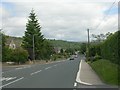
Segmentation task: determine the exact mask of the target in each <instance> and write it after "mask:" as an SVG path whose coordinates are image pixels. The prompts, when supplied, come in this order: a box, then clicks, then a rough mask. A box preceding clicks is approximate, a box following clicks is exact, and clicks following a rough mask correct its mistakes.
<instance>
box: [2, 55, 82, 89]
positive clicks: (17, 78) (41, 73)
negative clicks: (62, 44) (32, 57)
mask: <svg viewBox="0 0 120 90" xmlns="http://www.w3.org/2000/svg"><path fill="white" fill-rule="evenodd" d="M81 58H82V57H78V58H76V59H75V60H71V61H70V60H64V61H59V62H54V63H50V64H44V65H39V64H37V65H32V66H25V67H19V68H11V69H3V72H2V77H3V78H2V79H1V81H2V86H1V87H2V88H74V82H75V80H76V75H77V71H78V67H79V63H80V60H81Z"/></svg>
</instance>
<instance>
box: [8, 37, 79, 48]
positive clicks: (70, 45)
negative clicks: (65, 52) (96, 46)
mask: <svg viewBox="0 0 120 90" xmlns="http://www.w3.org/2000/svg"><path fill="white" fill-rule="evenodd" d="M12 40H13V42H14V43H15V44H16V47H20V46H21V43H22V38H21V37H13V36H6V45H9V44H10V42H11V41H12ZM48 41H49V42H50V43H51V44H52V45H53V46H54V47H61V48H63V49H66V48H80V46H81V43H80V42H68V41H63V40H50V39H48Z"/></svg>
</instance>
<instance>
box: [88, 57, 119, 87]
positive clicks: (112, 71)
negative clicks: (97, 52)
mask: <svg viewBox="0 0 120 90" xmlns="http://www.w3.org/2000/svg"><path fill="white" fill-rule="evenodd" d="M90 65H91V67H92V68H93V69H94V70H95V72H96V73H97V74H98V76H99V77H100V78H101V80H103V82H105V83H107V84H112V85H118V84H119V85H120V83H118V81H119V80H118V75H119V74H118V72H119V71H118V65H117V64H113V63H111V62H110V61H109V60H103V59H99V60H97V61H95V62H93V63H90Z"/></svg>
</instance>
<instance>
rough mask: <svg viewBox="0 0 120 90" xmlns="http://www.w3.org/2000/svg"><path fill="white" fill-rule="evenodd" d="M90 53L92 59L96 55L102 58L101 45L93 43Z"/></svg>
mask: <svg viewBox="0 0 120 90" xmlns="http://www.w3.org/2000/svg"><path fill="white" fill-rule="evenodd" d="M89 53H90V57H94V56H95V55H96V54H97V55H99V56H101V44H100V43H99V44H95V43H91V45H90V49H89Z"/></svg>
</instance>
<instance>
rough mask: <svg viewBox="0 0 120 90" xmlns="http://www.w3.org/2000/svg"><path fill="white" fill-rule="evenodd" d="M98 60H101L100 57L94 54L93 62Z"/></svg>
mask: <svg viewBox="0 0 120 90" xmlns="http://www.w3.org/2000/svg"><path fill="white" fill-rule="evenodd" d="M99 59H102V58H101V56H100V55H98V54H96V55H95V57H94V61H96V60H99Z"/></svg>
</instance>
